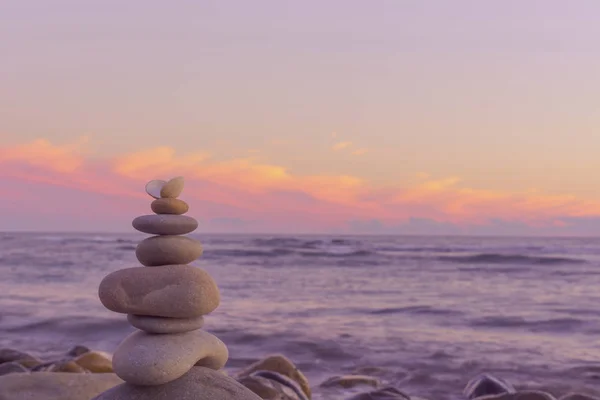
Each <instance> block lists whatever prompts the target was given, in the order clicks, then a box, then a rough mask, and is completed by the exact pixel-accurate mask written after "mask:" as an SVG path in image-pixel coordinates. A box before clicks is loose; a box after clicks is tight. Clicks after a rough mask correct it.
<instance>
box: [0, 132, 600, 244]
mask: <svg viewBox="0 0 600 400" xmlns="http://www.w3.org/2000/svg"><path fill="white" fill-rule="evenodd" d="M177 175H183V176H185V177H186V179H187V182H188V183H187V186H186V189H185V192H184V199H185V200H186V201H188V202H189V203H190V206H191V209H192V210H193V214H194V215H195V216H198V217H199V218H201V219H204V220H206V221H212V222H211V223H210V224H208V225H207V226H210V227H215V226H217V225H218V224H219V222H218V221H241V222H240V223H239V224H238V223H236V224H235V226H243V227H244V229H248V230H250V231H252V230H271V231H289V230H304V231H307V230H311V231H315V232H318V231H328V230H338V231H343V230H347V229H354V228H352V227H353V226H354V227H359V226H360V227H362V228H361V229H366V228H365V227H369V226H371V225H369V222H368V221H374V220H377V221H379V222H378V223H377V224H378V226H379V225H382V226H383V228H381V227H380V228H378V229H375V228H373V229H375V231H385V230H386V229H388V228H389V229H391V228H390V227H394V226H404V225H402V224H406V223H407V221H410V220H415V221H419V220H422V221H433V222H435V223H436V224H438V226H446V227H448V226H455V227H464V226H491V227H493V226H494V224H498V221H503V222H502V224H503V225H502V227H504V228H506V226H510V227H511V229H513V228H514V229H517V228H516V227H519V226H528V227H536V229H538V228H539V229H567V228H569V227H570V226H572V225H573V224H574V223H575V222H573V221H578V222H577V224H578V225H577V226H583V225H582V224H583V222H582V221H584V220H586V219H590V220H593V221H600V219H598V218H597V217H600V202H599V201H596V200H587V199H583V198H577V197H575V196H570V195H552V194H544V193H541V192H539V191H538V192H500V191H492V190H486V189H479V188H472V187H468V186H466V185H464V184H463V183H462V182H461V180H460V179H459V178H458V177H446V178H441V179H432V178H431V177H429V176H428V175H427V174H421V175H419V178H420V179H419V180H418V181H417V183H413V184H408V183H407V184H404V185H402V184H398V185H397V186H394V187H378V186H375V185H373V184H371V183H370V182H368V181H365V180H363V179H359V178H357V177H354V176H344V175H327V174H316V175H298V174H293V173H291V172H290V171H288V170H287V169H286V168H285V167H284V166H281V165H275V164H268V163H261V162H258V161H257V160H255V159H253V158H236V159H230V160H225V161H217V160H213V159H212V158H211V157H210V154H208V153H207V152H205V151H195V152H189V153H185V154H180V153H177V152H176V151H175V150H174V149H172V148H169V147H157V148H151V149H144V150H140V151H139V152H134V153H127V154H122V155H120V156H117V157H113V158H104V159H102V158H97V157H96V155H95V154H93V153H90V152H89V148H86V147H85V146H84V145H82V144H81V142H77V143H67V144H54V143H51V142H50V141H48V140H44V139H40V140H36V141H33V142H29V143H23V144H20V145H17V146H11V147H6V146H5V147H3V148H0V176H2V177H3V180H4V182H5V186H4V187H5V188H11V190H12V191H14V193H15V194H18V196H19V199H20V200H19V201H18V202H16V201H14V198H11V197H10V196H6V195H4V196H1V197H0V209H2V210H4V211H5V213H6V214H7V215H10V216H11V218H13V217H14V218H15V221H16V220H19V221H21V222H22V221H29V224H33V223H34V222H35V221H36V218H41V217H40V214H39V213H41V212H42V211H41V210H47V209H48V201H50V200H49V199H52V201H54V202H55V204H53V205H52V209H53V210H54V211H53V213H55V214H56V215H62V216H64V217H65V218H68V217H69V215H71V214H72V213H73V212H74V211H73V210H76V209H77V210H78V209H82V208H81V204H82V203H81V201H83V200H82V199H83V198H85V201H84V203H85V204H86V207H87V209H89V213H88V214H85V213H83V211H82V212H81V213H79V214H77V215H78V218H79V220H78V221H77V224H79V225H81V224H84V225H85V224H88V225H90V224H92V225H93V224H94V223H96V222H97V223H101V222H102V221H104V222H102V223H105V222H106V219H107V218H108V217H107V215H108V214H111V213H113V214H114V215H116V214H118V213H119V212H124V211H123V210H134V209H138V210H140V212H144V211H143V209H146V208H148V200H149V199H148V198H147V196H146V195H145V194H144V192H143V187H144V184H145V182H146V181H148V180H150V179H157V178H158V179H165V178H169V177H171V176H177ZM5 192H6V190H5ZM8 192H10V191H8ZM61 193H62V194H61ZM77 193H79V194H77ZM86 196H87V197H86ZM94 199H104V200H102V201H97V200H94ZM110 204H112V206H109V205H110ZM95 207H96V208H95ZM84 208H85V207H84ZM82 210H83V209H82ZM119 210H121V211H119ZM127 212H129V211H127ZM53 215H54V214H53ZM108 219H110V218H108ZM101 220H102V221H101ZM351 221H352V224H350V222H351ZM360 221H363V222H364V223H362V222H360ZM433 222H432V223H433ZM440 224H441V225H440ZM123 226H128V224H127V223H124V224H123ZM228 226H231V223H229V224H228ZM425 226H432V225H431V224H430V223H429V222H428V223H427V224H424V223H423V224H420V225H419V227H420V228H419V229H421V228H422V229H425ZM598 226H599V228H600V224H599V225H598ZM5 227H6V228H10V227H9V226H6V225H5ZM90 227H91V225H90ZM386 227H387V228H386ZM504 228H503V229H504ZM356 229H358V228H356ZM490 229H491V228H490ZM586 229H587V230H588V231H589V230H590V229H591V228H590V226H588V225H586Z"/></svg>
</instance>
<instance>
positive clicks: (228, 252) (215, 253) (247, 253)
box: [203, 249, 294, 258]
mask: <svg viewBox="0 0 600 400" xmlns="http://www.w3.org/2000/svg"><path fill="white" fill-rule="evenodd" d="M292 253H294V251H293V250H289V249H273V250H250V249H215V250H206V251H205V252H204V254H203V257H205V258H218V257H242V258H243V257H282V256H287V255H290V254H292Z"/></svg>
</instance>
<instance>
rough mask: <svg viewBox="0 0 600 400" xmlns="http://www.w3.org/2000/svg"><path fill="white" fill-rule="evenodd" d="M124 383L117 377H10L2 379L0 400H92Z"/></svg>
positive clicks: (59, 374) (41, 374)
mask: <svg viewBox="0 0 600 400" xmlns="http://www.w3.org/2000/svg"><path fill="white" fill-rule="evenodd" d="M121 383H123V381H122V380H121V379H119V378H118V377H117V376H116V375H115V374H72V373H68V372H35V373H29V374H10V375H4V376H0V400H90V399H91V398H92V397H94V396H96V395H98V394H100V393H102V392H104V391H106V390H108V389H110V388H112V387H114V386H116V385H119V384H121Z"/></svg>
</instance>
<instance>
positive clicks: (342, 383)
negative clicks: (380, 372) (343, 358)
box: [320, 375, 381, 389]
mask: <svg viewBox="0 0 600 400" xmlns="http://www.w3.org/2000/svg"><path fill="white" fill-rule="evenodd" d="M380 384H381V381H380V380H379V379H378V378H375V377H373V376H368V375H341V376H333V377H331V378H329V379H327V380H326V381H324V382H323V383H321V385H320V386H321V387H324V388H331V387H340V388H344V389H350V388H353V387H356V386H361V385H368V386H372V387H377V386H379V385H380Z"/></svg>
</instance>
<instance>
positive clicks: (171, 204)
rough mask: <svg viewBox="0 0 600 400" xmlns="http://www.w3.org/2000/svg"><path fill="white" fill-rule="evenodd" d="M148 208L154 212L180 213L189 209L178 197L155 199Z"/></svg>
mask: <svg viewBox="0 0 600 400" xmlns="http://www.w3.org/2000/svg"><path fill="white" fill-rule="evenodd" d="M150 208H151V209H152V211H154V212H155V213H156V214H173V215H182V214H185V213H186V212H188V211H189V209H190V206H189V205H188V204H187V203H186V202H185V201H183V200H179V199H169V198H164V199H156V200H154V201H153V202H152V203H151V204H150Z"/></svg>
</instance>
